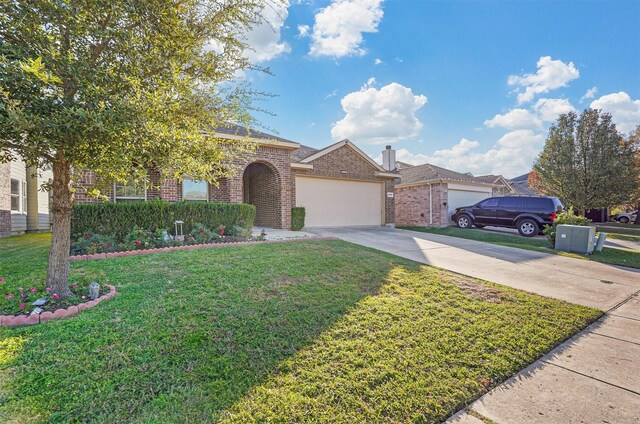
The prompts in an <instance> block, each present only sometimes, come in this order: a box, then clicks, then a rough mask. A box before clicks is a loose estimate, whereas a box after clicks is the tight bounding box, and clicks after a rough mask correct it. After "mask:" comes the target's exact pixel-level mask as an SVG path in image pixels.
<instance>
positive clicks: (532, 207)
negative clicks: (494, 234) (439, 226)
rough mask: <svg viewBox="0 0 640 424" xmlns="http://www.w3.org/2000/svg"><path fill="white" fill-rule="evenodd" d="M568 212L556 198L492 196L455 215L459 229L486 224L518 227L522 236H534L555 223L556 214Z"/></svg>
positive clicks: (480, 226)
mask: <svg viewBox="0 0 640 424" xmlns="http://www.w3.org/2000/svg"><path fill="white" fill-rule="evenodd" d="M565 209H566V207H565V205H564V203H562V201H560V199H558V198H557V197H548V196H501V197H489V198H487V199H484V200H482V201H480V202H478V203H476V204H475V205H472V206H463V207H461V208H457V209H456V211H455V213H454V214H453V216H452V219H453V221H454V222H455V223H456V225H457V226H458V227H459V228H469V227H471V226H472V225H473V226H476V227H478V228H482V227H484V226H486V225H492V226H496V227H509V228H517V229H518V232H519V233H520V235H522V236H524V237H533V236H535V235H537V234H539V233H540V231H541V230H542V228H544V226H545V225H551V224H553V221H554V220H555V219H556V215H557V214H559V213H560V212H562V211H564V210H565Z"/></svg>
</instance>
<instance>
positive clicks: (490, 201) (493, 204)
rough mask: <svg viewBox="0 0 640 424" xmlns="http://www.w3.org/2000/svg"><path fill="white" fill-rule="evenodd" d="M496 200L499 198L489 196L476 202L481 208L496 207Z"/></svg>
mask: <svg viewBox="0 0 640 424" xmlns="http://www.w3.org/2000/svg"><path fill="white" fill-rule="evenodd" d="M498 200H499V199H498V198H496V197H491V198H489V199H487V200H483V201H482V202H480V203H478V207H479V208H482V209H488V208H497V207H498Z"/></svg>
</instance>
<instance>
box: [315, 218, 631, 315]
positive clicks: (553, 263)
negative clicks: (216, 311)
mask: <svg viewBox="0 0 640 424" xmlns="http://www.w3.org/2000/svg"><path fill="white" fill-rule="evenodd" d="M306 231H308V232H312V233H314V234H318V235H321V236H332V237H339V238H341V239H343V240H346V241H349V242H352V243H356V244H361V245H363V246H368V247H372V248H374V249H378V250H383V251H385V252H389V253H393V254H394V255H397V256H401V257H403V258H407V259H412V260H414V261H417V262H422V263H425V264H429V265H434V266H437V267H440V268H445V269H448V270H451V271H455V272H458V273H460V274H465V275H469V276H471V277H476V278H481V279H483V280H487V281H493V282H494V283H499V284H504V285H506V286H511V287H515V288H517V289H521V290H526V291H529V292H533V293H538V294H541V295H543V296H549V297H554V298H557V299H562V300H566V301H568V302H573V303H579V304H581V305H586V306H592V307H595V308H598V309H601V310H603V311H607V310H609V309H611V308H613V307H615V306H616V305H618V304H619V303H620V302H623V301H624V300H625V299H627V298H629V296H631V295H633V294H634V293H636V292H637V291H638V290H640V270H636V269H631V268H622V267H615V266H611V265H604V264H601V263H598V262H592V261H584V260H579V259H572V258H566V257H563V256H557V255H552V254H547V253H541V252H534V251H530V250H523V249H515V248H511V247H506V246H498V245H495V244H489V243H484V242H479V241H475V240H466V239H461V238H456V237H449V236H442V235H437V234H427V233H419V232H416V231H407V230H397V229H394V228H387V227H351V228H315V229H310V230H309V229H306Z"/></svg>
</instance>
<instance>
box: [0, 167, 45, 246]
mask: <svg viewBox="0 0 640 424" xmlns="http://www.w3.org/2000/svg"><path fill="white" fill-rule="evenodd" d="M51 177H52V174H51V171H50V170H40V171H38V170H37V169H36V168H31V167H28V166H26V164H25V163H24V162H23V161H22V160H19V161H14V162H9V163H0V237H1V236H9V235H13V234H22V233H25V232H40V231H48V230H49V229H50V227H51V225H50V221H49V192H47V191H43V190H42V184H43V183H46V182H48V181H49V180H50V179H51Z"/></svg>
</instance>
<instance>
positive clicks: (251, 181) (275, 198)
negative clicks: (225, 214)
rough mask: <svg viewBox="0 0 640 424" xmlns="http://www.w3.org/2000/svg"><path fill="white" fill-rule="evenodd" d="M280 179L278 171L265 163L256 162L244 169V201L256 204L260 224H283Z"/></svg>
mask: <svg viewBox="0 0 640 424" xmlns="http://www.w3.org/2000/svg"><path fill="white" fill-rule="evenodd" d="M279 180H280V179H279V178H278V173H277V171H276V170H275V169H274V168H272V167H270V166H269V165H266V164H264V163H256V162H254V163H252V164H250V165H249V166H247V168H246V169H245V171H244V180H243V182H244V187H243V196H244V198H243V201H244V203H249V204H252V205H255V207H256V220H255V224H256V225H258V226H265V227H278V226H279V225H281V218H280V214H281V212H282V211H281V210H280V201H279V200H280V190H281V186H280V181H279Z"/></svg>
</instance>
